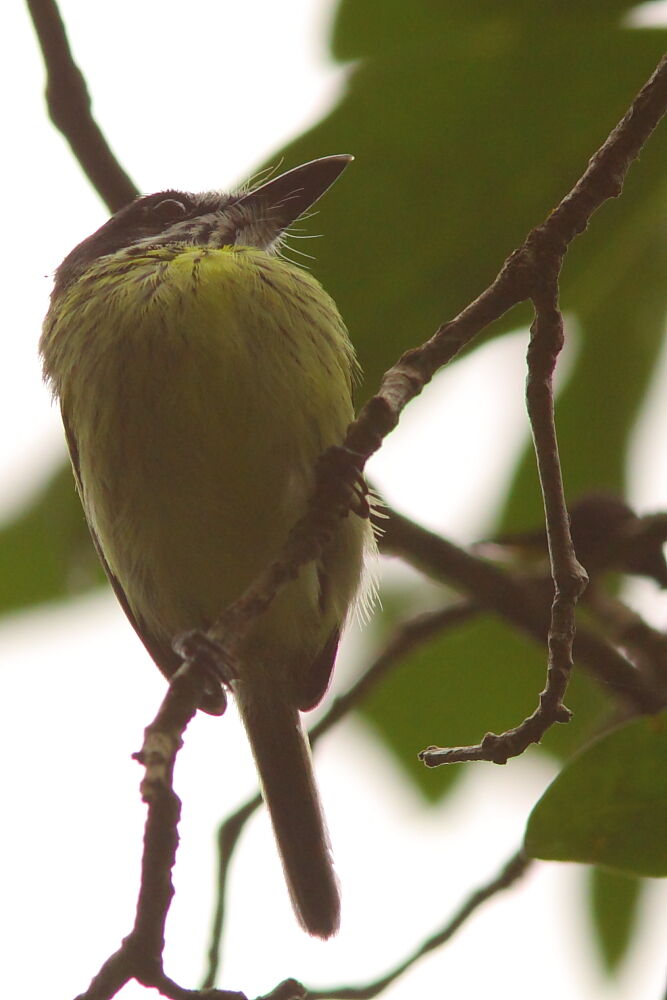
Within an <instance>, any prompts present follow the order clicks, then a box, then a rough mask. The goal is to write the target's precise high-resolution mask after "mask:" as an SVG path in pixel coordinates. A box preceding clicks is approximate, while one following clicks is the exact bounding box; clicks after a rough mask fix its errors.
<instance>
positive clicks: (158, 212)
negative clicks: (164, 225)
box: [151, 198, 187, 222]
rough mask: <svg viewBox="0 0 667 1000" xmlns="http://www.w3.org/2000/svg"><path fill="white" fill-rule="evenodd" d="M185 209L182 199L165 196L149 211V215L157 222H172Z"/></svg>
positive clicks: (180, 215) (178, 217) (179, 216)
mask: <svg viewBox="0 0 667 1000" xmlns="http://www.w3.org/2000/svg"><path fill="white" fill-rule="evenodd" d="M186 212H187V209H186V207H185V205H184V204H183V202H182V201H178V200H177V199H176V198H165V199H164V201H159V202H158V203H157V205H155V206H154V207H153V209H152V211H151V215H152V216H153V217H154V218H155V219H157V220H158V221H159V222H172V221H174V222H175V221H176V220H177V219H180V218H182V217H183V216H184V215H185V214H186Z"/></svg>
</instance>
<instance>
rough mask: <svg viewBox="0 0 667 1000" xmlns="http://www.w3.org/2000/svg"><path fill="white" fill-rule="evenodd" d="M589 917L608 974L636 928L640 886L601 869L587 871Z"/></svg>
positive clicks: (631, 878) (628, 879) (625, 877)
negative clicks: (588, 877)
mask: <svg viewBox="0 0 667 1000" xmlns="http://www.w3.org/2000/svg"><path fill="white" fill-rule="evenodd" d="M589 887H590V893H589V900H590V913H591V919H592V921H593V925H594V927H595V929H596V931H597V940H598V941H599V944H600V956H601V958H602V961H603V963H604V966H605V968H606V969H607V971H608V972H614V971H615V970H616V969H617V968H618V966H619V965H620V964H621V962H622V960H623V958H624V957H625V955H626V953H627V950H628V946H629V944H630V942H631V941H632V932H633V931H634V929H635V926H636V924H637V915H638V909H639V905H638V904H639V900H640V894H641V888H642V882H641V881H640V880H639V879H637V878H633V877H632V876H630V875H621V874H619V873H618V872H613V871H609V870H607V869H605V868H591V869H590V883H589Z"/></svg>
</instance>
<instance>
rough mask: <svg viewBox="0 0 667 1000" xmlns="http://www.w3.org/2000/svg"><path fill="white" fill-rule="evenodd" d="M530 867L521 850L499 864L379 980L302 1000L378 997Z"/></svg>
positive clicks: (309, 995)
mask: <svg viewBox="0 0 667 1000" xmlns="http://www.w3.org/2000/svg"><path fill="white" fill-rule="evenodd" d="M530 865H531V860H530V859H529V858H527V857H526V856H525V855H524V854H523V852H522V851H519V852H518V853H517V854H515V855H514V857H512V858H510V860H509V861H508V862H507V863H506V864H505V865H503V867H502V869H501V870H500V872H499V873H498V875H496V876H495V878H493V879H492V880H491V881H490V882H488V883H487V884H486V885H483V886H482V887H481V888H479V889H477V890H476V891H475V892H473V893H472V895H471V896H470V897H469V898H468V899H467V900H466V902H465V903H464V904H463V905H462V906H461V908H460V909H459V910H458V912H457V913H456V914H455V915H454V916H453V917H452V919H451V920H449V921H448V922H447V923H446V924H445V925H444V927H443V928H442V929H441V930H439V931H437V932H436V933H435V934H433V935H432V937H430V938H428V940H427V941H425V942H424V943H423V944H422V945H420V946H419V947H418V948H417V949H416V950H415V951H414V952H413V953H412V954H411V955H409V956H408V957H407V958H406V959H404V960H403V961H402V962H401V963H400V964H399V965H397V966H396V967H395V968H394V969H392V971H391V972H388V973H387V974H386V975H385V976H382V978H380V979H377V980H375V982H373V983H369V984H367V985H366V986H337V987H333V988H331V989H327V990H307V991H306V993H305V995H304V1000H371V998H372V997H376V996H379V994H380V993H382V991H383V990H385V989H386V988H387V986H390V985H391V984H392V983H393V982H394V981H395V980H396V979H398V978H399V976H402V975H403V973H404V972H407V970H408V969H409V968H411V966H413V965H414V964H415V962H417V961H418V960H419V959H420V958H423V957H424V955H428V953H429V952H431V951H435V949H436V948H440V947H441V946H442V945H443V944H445V943H446V942H447V941H449V939H450V938H451V937H453V935H454V934H455V933H456V931H458V929H459V927H461V925H462V924H464V923H465V921H466V920H467V919H468V917H470V916H471V915H472V914H473V913H474V912H475V910H477V909H479V907H480V906H481V905H482V904H483V903H485V902H486V901H487V900H488V899H491V897H492V896H495V895H497V893H499V892H502V890H503V889H509V888H510V886H512V885H514V884H515V882H517V881H518V880H519V879H520V878H522V877H523V875H524V874H525V873H526V871H527V870H528V868H529V867H530Z"/></svg>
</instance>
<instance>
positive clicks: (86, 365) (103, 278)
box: [45, 247, 368, 659]
mask: <svg viewBox="0 0 667 1000" xmlns="http://www.w3.org/2000/svg"><path fill="white" fill-rule="evenodd" d="M93 284H94V285H95V289H96V292H95V295H92V294H91V290H92V285H93ZM101 288H103V289H104V294H103V295H102V294H100V289H101ZM61 315H63V316H64V317H65V318H66V317H67V316H70V317H71V316H72V315H75V316H76V317H77V321H76V323H74V324H72V323H71V322H70V323H69V324H68V328H67V331H65V328H64V327H63V329H61V330H59V331H54V333H55V332H57V334H58V336H57V338H56V337H55V336H54V338H53V342H54V345H55V344H56V342H57V343H58V344H59V345H60V346H59V348H58V350H59V351H60V356H59V358H58V359H57V365H56V368H57V370H58V371H59V372H60V376H59V377H60V382H59V383H57V385H56V388H57V391H58V392H59V394H60V396H61V401H62V406H63V411H64V414H65V417H66V420H67V423H68V424H69V426H70V427H71V428H72V429H73V432H74V435H75V438H76V444H77V449H78V463H79V470H80V477H81V483H82V491H83V498H82V499H83V503H84V507H85V510H86V514H87V517H88V520H89V522H90V524H91V526H92V528H93V530H94V532H95V534H96V536H97V538H98V539H99V542H100V545H101V547H102V549H103V551H104V554H105V557H106V559H107V562H108V564H109V566H110V569H111V570H112V572H113V573H114V574H115V576H116V577H117V578H118V580H119V582H120V584H121V586H122V587H123V589H124V591H125V593H126V595H127V598H128V601H129V603H130V606H131V608H132V610H133V612H134V614H135V615H136V616H137V617H139V618H140V619H141V620H142V621H144V622H145V623H146V624H147V626H148V627H149V628H150V629H151V631H152V632H153V633H154V634H155V635H156V636H158V637H162V638H165V639H167V640H171V639H172V638H173V637H174V635H176V634H178V633H179V632H181V631H183V630H185V629H188V628H193V627H197V626H199V627H205V626H207V625H208V624H210V623H211V622H212V621H213V620H214V619H215V618H216V617H217V616H218V615H219V613H220V612H221V611H222V609H223V608H224V607H225V606H226V605H227V604H229V603H230V602H231V601H232V600H234V599H235V597H237V596H238V595H239V593H240V592H241V591H242V590H243V588H244V587H245V586H247V584H248V583H250V581H251V580H252V579H253V577H254V576H255V575H256V574H257V573H258V572H259V570H261V569H262V568H263V567H264V566H265V565H266V564H267V563H268V562H269V561H270V559H271V558H272V557H273V556H274V555H275V554H276V553H277V552H278V550H279V548H280V546H281V545H282V543H283V542H284V540H285V538H286V535H287V532H288V531H289V529H290V527H291V526H292V525H293V524H294V522H295V521H296V519H297V518H298V517H299V515H300V514H302V513H303V511H304V510H305V505H306V502H307V499H308V496H309V494H310V491H311V488H312V470H313V465H314V462H315V460H316V458H317V456H318V455H319V454H320V453H321V452H322V451H323V450H324V449H325V448H327V447H328V446H329V445H332V444H337V443H340V441H341V440H342V437H343V434H344V431H345V428H346V426H347V424H348V423H349V421H350V420H351V419H352V403H351V395H350V386H351V379H352V370H353V366H354V362H353V358H352V354H351V348H350V346H349V343H348V340H347V336H346V333H345V329H344V327H343V324H342V321H341V320H340V317H339V315H338V313H337V310H336V308H335V305H334V304H333V302H332V300H331V299H330V298H329V297H328V296H327V295H326V293H325V292H324V291H323V290H322V289H321V287H320V286H319V284H318V283H317V282H316V281H315V280H314V279H313V278H311V277H310V276H309V275H307V274H306V273H304V272H302V271H300V270H298V269H296V268H294V267H293V266H291V265H289V264H287V263H285V262H284V261H281V260H280V259H278V258H275V257H270V256H268V255H267V254H265V253H263V252H262V251H257V250H250V249H246V248H225V249H222V250H220V249H207V248H193V247H180V248H174V247H166V248H160V249H155V250H152V251H144V253H143V254H142V255H140V256H137V255H136V254H135V255H134V257H130V256H129V255H128V254H127V253H125V252H121V253H119V254H116V255H115V256H114V257H111V258H106V259H104V258H103V259H101V260H100V261H98V262H97V263H96V264H95V265H94V266H93V267H92V268H90V269H89V270H88V271H87V272H86V274H84V275H83V277H82V278H80V279H79V280H78V281H77V282H76V283H75V285H74V286H73V287H72V289H71V290H70V291H69V292H68V293H67V301H66V303H65V305H64V308H63V310H62V311H61ZM70 327H72V329H70ZM47 335H48V330H47V333H45V340H46V339H47ZM67 338H69V345H67V344H65V343H64V341H65V340H67ZM54 350H55V348H54ZM73 375H75V376H76V377H72V376H73ZM54 381H56V379H55V378H54ZM367 538H368V528H367V525H365V524H364V523H363V522H362V521H360V520H359V519H358V518H356V517H354V516H351V517H349V518H347V519H345V520H343V521H341V525H340V530H339V534H338V537H337V538H336V539H335V541H334V544H333V546H332V549H331V553H330V554H329V557H328V563H327V571H328V573H329V576H330V584H331V586H330V593H329V594H328V598H327V606H326V607H322V603H321V601H320V588H319V582H318V570H317V567H316V566H315V565H311V566H308V567H305V568H304V570H303V571H302V572H301V574H300V575H299V577H298V579H297V580H296V581H295V582H294V583H293V584H291V585H290V586H289V587H288V588H286V590H285V591H284V592H283V594H282V595H281V596H280V598H279V600H278V601H277V602H276V603H275V604H274V606H273V607H272V609H271V610H270V612H269V614H268V615H266V616H265V618H264V620H263V621H262V622H261V623H260V627H259V631H258V639H259V642H260V647H261V645H262V643H263V644H264V645H265V646H266V650H267V657H275V654H276V646H277V645H280V646H282V647H283V653H284V655H285V656H286V658H289V657H290V656H292V655H293V654H294V653H295V652H296V651H299V652H300V653H301V654H305V655H306V656H308V655H310V654H311V653H312V654H314V653H315V652H316V651H317V650H318V649H319V648H320V647H321V645H322V643H323V642H324V641H325V640H326V638H327V637H328V635H329V634H330V632H331V630H332V628H334V627H335V626H336V624H340V623H341V621H342V619H343V617H344V615H345V613H346V609H347V607H348V605H349V602H350V600H351V599H352V598H353V595H354V592H355V590H356V587H357V584H358V580H359V575H360V572H361V563H362V557H363V547H364V543H365V540H366V539H367ZM280 658H281V659H282V657H280Z"/></svg>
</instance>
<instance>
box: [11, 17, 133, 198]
mask: <svg viewBox="0 0 667 1000" xmlns="http://www.w3.org/2000/svg"><path fill="white" fill-rule="evenodd" d="M27 4H28V10H29V12H30V16H31V18H32V23H33V25H34V28H35V32H36V34H37V38H38V41H39V46H40V49H41V51H42V56H43V58H44V65H45V68H46V103H47V106H48V109H49V116H50V118H51V121H52V122H53V124H54V125H55V126H56V128H57V129H59V130H60V131H61V132H62V134H63V135H64V136H65V138H66V139H67V141H68V142H69V144H70V147H71V149H72V152H73V153H74V156H75V158H76V159H77V160H78V162H79V163H80V165H81V167H82V169H83V171H84V173H85V174H86V176H87V177H88V180H89V181H90V183H91V184H92V185H93V187H94V188H95V190H96V191H97V193H98V194H99V196H100V198H102V200H103V201H104V203H105V204H106V205H107V207H108V209H109V211H110V212H117V211H118V209H119V208H122V207H123V205H127V204H128V202H130V201H132V200H133V199H134V198H136V197H137V194H138V193H139V192H138V190H137V188H136V186H135V185H134V183H133V182H132V180H131V179H130V178H129V176H128V175H127V173H126V172H125V171H124V170H123V168H122V167H121V165H120V164H119V162H118V160H117V159H116V157H115V156H114V154H113V153H112V151H111V149H110V147H109V144H108V143H107V141H106V139H105V137H104V135H103V134H102V132H101V130H100V127H99V125H98V124H97V122H96V121H95V119H94V118H93V115H92V110H91V100H90V94H89V93H88V88H87V86H86V81H85V79H84V77H83V74H82V73H81V70H80V69H79V67H78V66H77V65H76V63H75V62H74V59H73V58H72V53H71V51H70V47H69V42H68V40H67V34H66V32H65V25H64V24H63V21H62V18H61V16H60V12H59V10H58V5H57V3H55V0H27Z"/></svg>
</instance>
